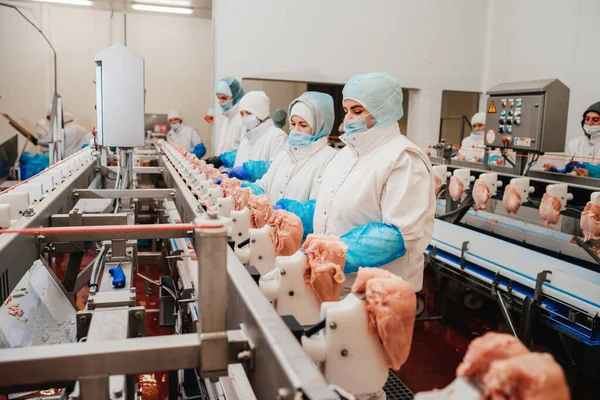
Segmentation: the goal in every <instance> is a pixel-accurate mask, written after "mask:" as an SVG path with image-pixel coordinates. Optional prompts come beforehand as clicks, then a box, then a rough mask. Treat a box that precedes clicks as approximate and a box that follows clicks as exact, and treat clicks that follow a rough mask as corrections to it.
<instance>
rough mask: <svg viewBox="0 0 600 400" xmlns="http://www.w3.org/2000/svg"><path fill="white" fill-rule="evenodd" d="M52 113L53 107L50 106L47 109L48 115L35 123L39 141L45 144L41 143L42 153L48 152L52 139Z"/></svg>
mask: <svg viewBox="0 0 600 400" xmlns="http://www.w3.org/2000/svg"><path fill="white" fill-rule="evenodd" d="M51 114H52V108H50V107H49V108H48V110H46V116H45V117H44V118H42V119H40V120H39V121H38V122H36V124H35V133H36V134H37V138H38V141H39V143H44V144H45V145H41V144H40V151H41V152H42V153H47V152H48V145H47V143H48V142H49V141H50V139H51V138H50V116H51Z"/></svg>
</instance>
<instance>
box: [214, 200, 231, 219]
mask: <svg viewBox="0 0 600 400" xmlns="http://www.w3.org/2000/svg"><path fill="white" fill-rule="evenodd" d="M217 208H218V213H219V217H226V218H230V217H231V211H233V209H234V207H233V196H231V195H229V196H227V197H221V198H220V199H217Z"/></svg>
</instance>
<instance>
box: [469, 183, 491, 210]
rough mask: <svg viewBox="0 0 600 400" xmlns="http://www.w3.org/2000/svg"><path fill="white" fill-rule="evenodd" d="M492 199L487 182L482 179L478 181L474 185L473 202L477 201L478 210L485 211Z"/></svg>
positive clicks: (476, 207)
mask: <svg viewBox="0 0 600 400" xmlns="http://www.w3.org/2000/svg"><path fill="white" fill-rule="evenodd" d="M491 197H492V194H491V193H490V189H489V188H488V187H487V185H486V184H485V182H483V181H482V180H481V179H477V180H476V181H475V184H474V185H473V200H475V209H476V210H485V207H486V206H487V202H488V201H489V200H490V198H491Z"/></svg>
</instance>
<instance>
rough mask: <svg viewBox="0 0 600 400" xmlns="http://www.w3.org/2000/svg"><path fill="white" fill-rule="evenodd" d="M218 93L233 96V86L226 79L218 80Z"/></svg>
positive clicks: (216, 91) (216, 90) (216, 89)
mask: <svg viewBox="0 0 600 400" xmlns="http://www.w3.org/2000/svg"><path fill="white" fill-rule="evenodd" d="M215 93H216V94H224V95H225V96H229V97H233V93H232V92H231V88H230V87H229V85H228V84H227V82H225V81H224V80H220V81H219V82H217V86H216V87H215Z"/></svg>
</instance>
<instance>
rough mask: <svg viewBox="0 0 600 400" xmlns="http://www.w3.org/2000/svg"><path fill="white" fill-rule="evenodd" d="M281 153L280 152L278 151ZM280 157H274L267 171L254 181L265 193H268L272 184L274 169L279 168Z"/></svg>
mask: <svg viewBox="0 0 600 400" xmlns="http://www.w3.org/2000/svg"><path fill="white" fill-rule="evenodd" d="M280 154H281V153H280ZM281 160H282V158H281V157H275V159H274V160H273V162H272V164H271V165H270V166H269V169H268V170H267V173H266V174H264V175H263V176H262V178H260V179H259V180H257V181H256V182H254V183H255V184H257V185H258V186H260V187H261V188H263V189H264V190H265V193H266V194H267V195H268V194H269V191H270V190H271V185H272V184H273V179H274V178H275V174H276V171H277V170H278V169H279V166H280V165H281Z"/></svg>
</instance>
